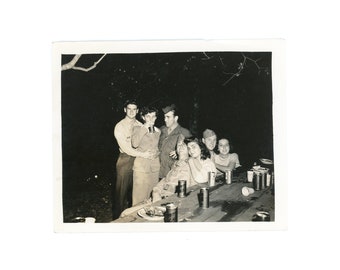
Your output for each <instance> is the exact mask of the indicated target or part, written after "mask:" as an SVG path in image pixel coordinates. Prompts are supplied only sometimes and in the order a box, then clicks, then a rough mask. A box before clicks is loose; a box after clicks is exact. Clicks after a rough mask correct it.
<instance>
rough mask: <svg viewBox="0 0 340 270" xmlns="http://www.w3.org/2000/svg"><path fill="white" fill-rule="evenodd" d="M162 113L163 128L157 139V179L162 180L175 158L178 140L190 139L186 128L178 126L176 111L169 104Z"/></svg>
mask: <svg viewBox="0 0 340 270" xmlns="http://www.w3.org/2000/svg"><path fill="white" fill-rule="evenodd" d="M162 111H163V113H164V122H165V126H162V127H161V128H160V129H161V136H160V139H159V151H160V162H161V168H160V171H159V178H160V179H161V178H163V177H165V176H166V175H167V173H168V172H169V171H170V169H171V167H172V165H173V163H174V162H175V158H176V145H177V142H178V141H179V140H183V139H184V138H189V137H191V136H192V135H191V133H190V131H189V130H187V129H186V128H183V127H181V126H180V125H179V124H178V118H179V116H178V109H177V108H176V105H174V104H171V105H169V106H166V107H165V108H163V109H162Z"/></svg>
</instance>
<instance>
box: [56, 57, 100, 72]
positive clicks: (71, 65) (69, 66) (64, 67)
mask: <svg viewBox="0 0 340 270" xmlns="http://www.w3.org/2000/svg"><path fill="white" fill-rule="evenodd" d="M105 55H106V54H103V55H102V56H101V57H100V59H99V60H98V61H96V62H94V63H93V65H92V66H90V67H88V68H84V67H77V66H76V64H77V62H78V60H79V58H80V57H81V54H76V55H75V56H74V57H73V59H72V60H71V61H70V62H68V63H67V64H64V65H62V66H61V70H67V69H75V70H81V71H84V72H88V71H90V70H92V69H94V68H95V67H96V66H97V65H98V63H100V61H102V60H103V58H104V57H105Z"/></svg>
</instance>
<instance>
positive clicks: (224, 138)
mask: <svg viewBox="0 0 340 270" xmlns="http://www.w3.org/2000/svg"><path fill="white" fill-rule="evenodd" d="M220 140H227V141H228V142H229V153H234V146H233V144H232V143H231V142H230V140H229V139H228V138H226V137H222V138H221V139H219V140H218V141H217V152H218V154H219V153H220V151H219V150H218V144H219V143H220Z"/></svg>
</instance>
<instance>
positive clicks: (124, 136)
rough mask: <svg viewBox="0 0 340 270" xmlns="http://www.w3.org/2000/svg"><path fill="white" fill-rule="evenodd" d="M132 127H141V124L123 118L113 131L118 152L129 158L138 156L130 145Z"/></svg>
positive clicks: (134, 120) (137, 152)
mask: <svg viewBox="0 0 340 270" xmlns="http://www.w3.org/2000/svg"><path fill="white" fill-rule="evenodd" d="M134 126H142V123H141V122H139V121H138V120H136V119H130V118H128V117H125V118H124V119H123V120H121V121H120V122H118V123H117V124H116V126H115V129H114V136H115V138H116V140H117V143H118V146H119V151H120V152H121V153H125V154H128V155H129V156H133V157H136V156H140V152H139V151H137V150H136V149H134V148H133V147H132V145H131V136H132V129H133V127H134Z"/></svg>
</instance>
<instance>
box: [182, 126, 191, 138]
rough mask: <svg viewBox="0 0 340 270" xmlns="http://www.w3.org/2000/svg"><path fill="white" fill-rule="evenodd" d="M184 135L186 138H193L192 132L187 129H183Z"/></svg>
mask: <svg viewBox="0 0 340 270" xmlns="http://www.w3.org/2000/svg"><path fill="white" fill-rule="evenodd" d="M182 134H183V135H184V137H185V138H190V137H191V136H192V134H191V132H190V131H189V130H188V129H186V128H183V130H182Z"/></svg>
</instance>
